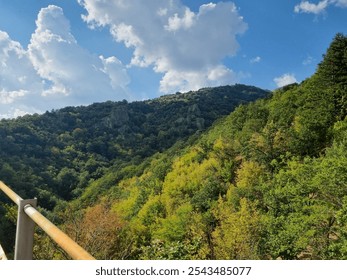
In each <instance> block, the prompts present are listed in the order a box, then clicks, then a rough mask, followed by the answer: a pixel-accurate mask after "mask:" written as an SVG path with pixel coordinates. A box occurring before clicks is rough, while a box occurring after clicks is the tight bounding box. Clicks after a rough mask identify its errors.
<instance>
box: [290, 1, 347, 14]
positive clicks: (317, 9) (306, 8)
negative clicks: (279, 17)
mask: <svg viewBox="0 0 347 280" xmlns="http://www.w3.org/2000/svg"><path fill="white" fill-rule="evenodd" d="M329 6H336V7H340V8H346V7H347V0H322V1H319V2H318V3H317V4H315V3H311V2H310V1H301V3H300V4H298V5H296V6H295V7H294V11H295V12H296V13H307V14H315V15H319V14H321V13H323V12H325V11H326V9H327V8H328V7H329Z"/></svg>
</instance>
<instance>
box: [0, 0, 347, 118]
mask: <svg viewBox="0 0 347 280" xmlns="http://www.w3.org/2000/svg"><path fill="white" fill-rule="evenodd" d="M337 32H342V33H344V34H347V0H317V1H313V0H312V1H302V0H292V1H278V0H267V1H251V0H235V1H221V2H209V1H201V0H194V1H193V0H190V1H188V0H182V1H179V0H127V1H124V0H109V1H100V0H60V1H57V0H40V1H37V0H25V1H23V0H11V1H8V0H0V64H1V68H0V118H7V117H16V116H20V115H24V114H26V113H35V112H37V113H42V112H45V111H46V110H51V109H57V108H61V107H64V106H78V105H87V104H91V103H93V102H102V101H106V100H114V101H116V100H122V99H127V100H129V101H132V100H144V99H148V98H154V97H158V96H160V95H163V94H169V93H175V92H176V91H181V92H184V91H189V90H196V89H199V88H201V87H207V86H218V85H225V84H234V83H243V84H250V85H255V86H259V87H261V88H264V89H275V88H276V87H279V86H283V85H285V84H288V83H292V82H295V81H297V82H301V81H302V80H304V79H306V78H307V77H309V76H310V75H312V74H313V73H314V71H315V69H316V67H317V64H318V63H319V62H320V61H321V59H322V55H323V54H324V52H325V51H326V49H327V48H328V46H329V44H330V42H331V40H332V38H333V37H334V36H335V34H336V33H337Z"/></svg>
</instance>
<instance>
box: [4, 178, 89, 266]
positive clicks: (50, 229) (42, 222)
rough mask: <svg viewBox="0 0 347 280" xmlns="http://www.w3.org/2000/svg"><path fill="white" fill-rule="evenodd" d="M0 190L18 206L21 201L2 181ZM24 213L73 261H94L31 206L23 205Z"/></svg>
mask: <svg viewBox="0 0 347 280" xmlns="http://www.w3.org/2000/svg"><path fill="white" fill-rule="evenodd" d="M0 189H1V190H2V191H3V192H4V193H5V194H6V195H7V196H8V197H9V198H10V199H11V200H12V201H13V202H14V203H16V204H17V205H18V206H19V204H20V201H22V200H23V199H22V198H21V197H20V196H19V195H18V194H16V193H15V192H14V191H12V190H11V189H10V188H9V187H8V186H6V185H5V184H4V183H3V182H2V181H0ZM24 212H25V213H26V214H27V215H28V216H29V217H30V218H31V219H32V220H33V221H34V222H35V223H36V224H37V225H38V226H39V227H40V228H42V229H43V231H44V232H45V233H47V235H48V236H50V237H51V238H52V239H53V240H54V241H55V242H56V243H57V244H58V245H59V246H60V247H61V248H62V249H63V250H64V251H65V252H66V253H68V254H69V255H70V257H72V258H73V259H74V260H95V258H94V257H93V256H91V255H90V254H89V253H88V252H87V251H86V250H84V249H83V248H82V247H81V246H80V245H78V244H77V243H76V242H75V241H73V240H72V239H71V238H70V237H69V236H68V235H66V234H65V233H64V232H62V231H61V230H60V229H59V228H58V227H57V226H55V225H54V224H53V223H51V222H50V221H49V220H48V219H47V218H46V217H44V216H43V215H42V214H41V213H40V212H39V211H37V210H36V209H35V208H34V207H33V206H32V205H30V204H27V205H25V206H24Z"/></svg>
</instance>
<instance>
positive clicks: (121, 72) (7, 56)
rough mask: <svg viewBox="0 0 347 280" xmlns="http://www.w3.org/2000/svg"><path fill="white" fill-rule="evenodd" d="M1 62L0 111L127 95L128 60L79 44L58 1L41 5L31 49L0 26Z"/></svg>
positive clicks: (11, 114) (7, 114) (33, 109)
mask: <svg viewBox="0 0 347 280" xmlns="http://www.w3.org/2000/svg"><path fill="white" fill-rule="evenodd" d="M0 65H1V68H0V112H1V113H0V117H17V116H19V115H22V114H26V113H34V112H42V111H45V110H46V109H49V108H58V107H63V106H67V105H81V104H88V103H91V102H95V101H105V100H107V99H112V100H117V99H118V100H121V99H124V98H127V97H128V90H127V85H128V84H129V82H130V80H129V77H128V75H127V72H126V68H125V66H124V65H122V63H121V62H120V61H119V60H118V59H117V58H116V57H109V58H104V57H102V56H100V57H99V56H97V55H94V54H91V53H89V52H88V51H87V50H85V49H83V48H82V47H80V46H79V45H78V44H77V42H76V40H75V38H74V36H73V35H72V34H71V31H70V23H69V21H68V20H67V19H66V17H65V16H64V14H63V10H62V9H61V8H60V7H57V6H53V5H50V6H48V7H46V8H43V9H41V11H40V12H39V14H38V17H37V20H36V30H35V32H34V33H33V34H32V36H31V40H30V43H29V45H28V48H27V49H24V48H23V47H22V46H21V45H20V43H18V42H16V41H13V40H12V39H11V38H10V37H9V35H8V34H7V33H6V32H3V31H0ZM24 104H25V105H24Z"/></svg>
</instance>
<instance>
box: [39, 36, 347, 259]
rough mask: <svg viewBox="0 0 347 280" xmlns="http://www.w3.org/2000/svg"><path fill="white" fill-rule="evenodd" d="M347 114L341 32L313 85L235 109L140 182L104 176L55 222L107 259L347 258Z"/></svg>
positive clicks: (141, 175)
mask: <svg viewBox="0 0 347 280" xmlns="http://www.w3.org/2000/svg"><path fill="white" fill-rule="evenodd" d="M346 114H347V37H346V36H344V35H343V34H337V35H336V37H335V38H334V40H333V41H332V43H331V45H330V47H329V49H328V50H327V53H326V55H325V56H324V58H323V61H322V62H321V63H320V64H319V65H318V68H317V71H316V73H315V74H314V75H313V76H312V77H311V78H309V79H307V80H305V81H304V82H302V83H301V84H300V85H298V84H293V85H290V86H287V87H284V88H281V89H278V90H276V91H274V92H273V93H272V96H271V98H267V99H260V100H257V101H255V102H252V103H250V104H247V105H242V106H240V107H238V108H237V109H236V110H235V111H234V112H233V113H231V114H230V115H229V116H227V117H226V118H224V119H222V120H220V121H219V122H217V123H215V124H214V125H213V126H212V127H211V128H210V129H209V130H208V131H207V132H206V133H204V134H202V135H201V136H200V137H199V138H198V139H197V141H191V142H190V143H188V146H187V143H186V145H185V146H183V148H182V147H180V145H179V144H177V145H176V146H173V147H171V148H170V149H168V150H165V151H164V150H163V152H161V153H157V154H155V155H154V156H153V157H152V158H151V159H150V160H148V164H147V165H146V166H143V169H142V170H139V169H137V170H138V174H137V175H136V176H132V177H130V176H128V178H124V179H123V180H116V178H118V177H117V176H115V171H110V172H108V173H106V174H105V175H104V176H103V177H102V178H101V179H99V180H96V181H95V182H93V183H91V184H90V185H89V187H88V188H87V189H86V190H85V191H84V192H83V193H82V195H81V196H80V197H79V199H77V200H75V201H73V202H72V203H69V204H67V205H65V206H64V207H61V208H59V209H56V212H55V214H56V217H59V219H60V221H61V222H62V225H63V227H64V229H65V230H66V231H67V232H68V233H69V234H70V235H71V236H75V237H76V240H77V241H78V242H80V243H81V244H82V245H83V246H84V247H85V248H86V249H87V250H89V251H90V252H91V253H92V254H94V255H95V257H97V258H101V259H105V258H106V259H122V258H123V259H215V258H217V259H345V258H347V119H346ZM133 168H135V167H133ZM105 184H106V185H107V186H108V187H107V188H104V189H103V186H104V185H105ZM100 189H102V191H101V192H100ZM81 205H82V209H81ZM72 211H73V212H72ZM71 213H74V215H71ZM46 242H47V241H46V239H45V238H42V237H41V238H40V240H39V244H40V245H39V246H44V245H45V244H46ZM45 246H46V245H45ZM37 248H39V247H37ZM38 257H42V258H45V257H47V256H46V255H42V254H41V255H38ZM55 257H59V256H57V255H56V256H55Z"/></svg>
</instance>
